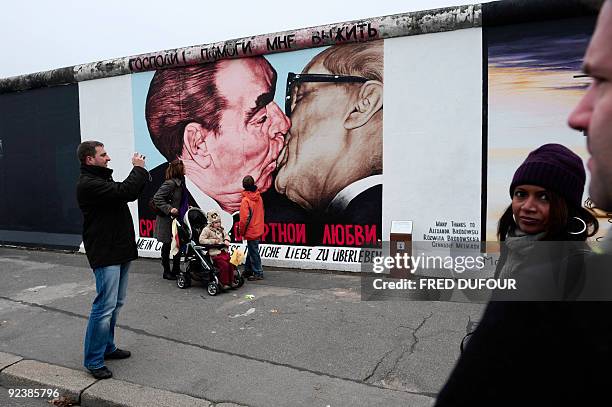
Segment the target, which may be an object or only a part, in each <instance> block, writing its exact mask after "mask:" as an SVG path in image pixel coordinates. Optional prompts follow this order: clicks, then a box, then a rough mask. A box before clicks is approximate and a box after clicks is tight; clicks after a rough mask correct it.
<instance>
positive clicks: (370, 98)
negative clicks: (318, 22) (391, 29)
mask: <svg viewBox="0 0 612 407" xmlns="http://www.w3.org/2000/svg"><path fill="white" fill-rule="evenodd" d="M383 63H384V62H383V45H382V42H372V43H355V44H346V45H342V46H336V47H331V48H328V49H326V50H325V51H323V52H321V53H320V54H318V55H317V56H315V57H314V58H313V59H312V60H311V61H310V62H309V63H308V65H306V67H305V68H304V70H303V72H302V74H298V75H295V74H289V78H288V81H287V99H286V107H285V108H286V114H287V116H290V118H291V122H292V126H291V128H290V130H289V134H288V135H287V137H286V142H285V146H284V148H283V150H282V151H281V153H280V155H279V158H278V161H277V162H278V164H277V165H278V167H279V171H278V174H277V177H276V181H275V187H276V190H277V191H278V192H280V193H281V194H285V195H286V196H287V197H288V198H289V199H291V200H292V201H294V202H296V203H297V204H299V205H300V206H301V207H303V208H305V209H306V210H309V211H321V212H325V211H327V212H336V213H342V212H343V211H345V210H346V209H347V207H348V206H349V205H350V204H351V202H354V201H355V198H356V197H357V196H359V195H361V198H365V200H366V201H370V202H371V201H376V202H373V203H374V204H375V205H376V206H377V207H378V208H380V206H381V198H382V182H381V175H380V174H382V117H383V116H382V115H383ZM364 193H365V195H364ZM372 193H373V195H372ZM370 209H371V208H370ZM375 215H376V214H375ZM376 216H377V217H378V218H380V210H378V214H377V215H376ZM379 222H380V219H378V222H377V223H379Z"/></svg>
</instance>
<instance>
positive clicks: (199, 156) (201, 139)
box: [181, 122, 212, 168]
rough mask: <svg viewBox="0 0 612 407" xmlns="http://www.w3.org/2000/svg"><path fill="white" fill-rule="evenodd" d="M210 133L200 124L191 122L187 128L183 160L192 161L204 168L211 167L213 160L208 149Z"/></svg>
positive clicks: (184, 133) (184, 135) (184, 132)
mask: <svg viewBox="0 0 612 407" xmlns="http://www.w3.org/2000/svg"><path fill="white" fill-rule="evenodd" d="M210 133H211V132H210V131H209V130H206V129H205V128H203V127H202V126H201V125H200V124H199V123H195V122H191V123H189V124H188V125H187V126H185V130H184V131H183V154H182V155H181V159H183V160H185V159H187V160H189V159H191V160H193V161H194V162H195V163H196V164H198V165H199V166H200V167H202V168H208V167H210V165H211V164H212V158H211V157H210V153H209V152H208V148H207V147H206V139H207V138H208V136H209V135H210Z"/></svg>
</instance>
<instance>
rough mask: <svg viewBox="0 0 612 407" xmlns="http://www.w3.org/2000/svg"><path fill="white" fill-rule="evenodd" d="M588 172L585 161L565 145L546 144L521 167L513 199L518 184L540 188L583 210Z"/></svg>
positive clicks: (515, 182) (532, 153) (529, 156)
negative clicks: (583, 194) (583, 162)
mask: <svg viewBox="0 0 612 407" xmlns="http://www.w3.org/2000/svg"><path fill="white" fill-rule="evenodd" d="M585 182H586V173H585V171H584V165H583V164H582V160H581V159H580V157H578V156H577V155H576V154H574V153H573V152H572V151H570V150H569V149H568V148H567V147H564V146H562V145H561V144H545V145H543V146H541V147H539V148H538V149H536V150H534V151H532V152H531V153H529V155H528V156H527V158H526V159H525V161H524V162H523V164H521V166H520V167H518V168H517V170H516V172H515V173H514V177H513V178H512V184H510V196H511V197H512V193H513V192H514V188H516V187H517V186H518V185H537V186H540V187H542V188H546V189H549V190H551V191H554V192H556V193H558V194H559V195H561V196H562V197H563V198H565V200H566V201H567V204H568V205H569V206H573V207H577V208H579V207H581V206H582V205H581V202H582V193H583V192H584V183H585Z"/></svg>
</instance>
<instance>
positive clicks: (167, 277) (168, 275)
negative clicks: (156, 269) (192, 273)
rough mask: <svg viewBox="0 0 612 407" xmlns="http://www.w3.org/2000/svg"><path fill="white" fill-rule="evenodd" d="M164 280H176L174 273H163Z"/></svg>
mask: <svg viewBox="0 0 612 407" xmlns="http://www.w3.org/2000/svg"><path fill="white" fill-rule="evenodd" d="M162 277H163V278H164V280H176V273H164V275H163V276H162Z"/></svg>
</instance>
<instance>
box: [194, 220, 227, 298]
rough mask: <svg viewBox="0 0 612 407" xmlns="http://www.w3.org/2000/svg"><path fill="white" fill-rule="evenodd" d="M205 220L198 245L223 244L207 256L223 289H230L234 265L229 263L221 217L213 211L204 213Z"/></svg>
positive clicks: (210, 251) (225, 235) (225, 234)
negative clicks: (217, 274)
mask: <svg viewBox="0 0 612 407" xmlns="http://www.w3.org/2000/svg"><path fill="white" fill-rule="evenodd" d="M206 220H207V221H208V224H207V225H206V227H205V228H204V229H202V233H200V238H199V241H200V244H205V245H211V244H225V247H223V248H221V249H210V250H209V251H208V254H209V255H210V258H211V259H212V261H213V264H214V265H215V267H216V268H217V269H218V270H219V280H220V282H221V284H222V285H223V289H224V290H227V289H229V288H230V285H231V283H232V279H233V278H234V265H233V264H232V263H230V255H229V252H228V248H229V244H230V238H229V235H228V234H227V232H226V231H225V229H224V228H223V226H222V225H221V217H220V216H219V213H218V212H217V211H215V210H212V211H208V212H206Z"/></svg>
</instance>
